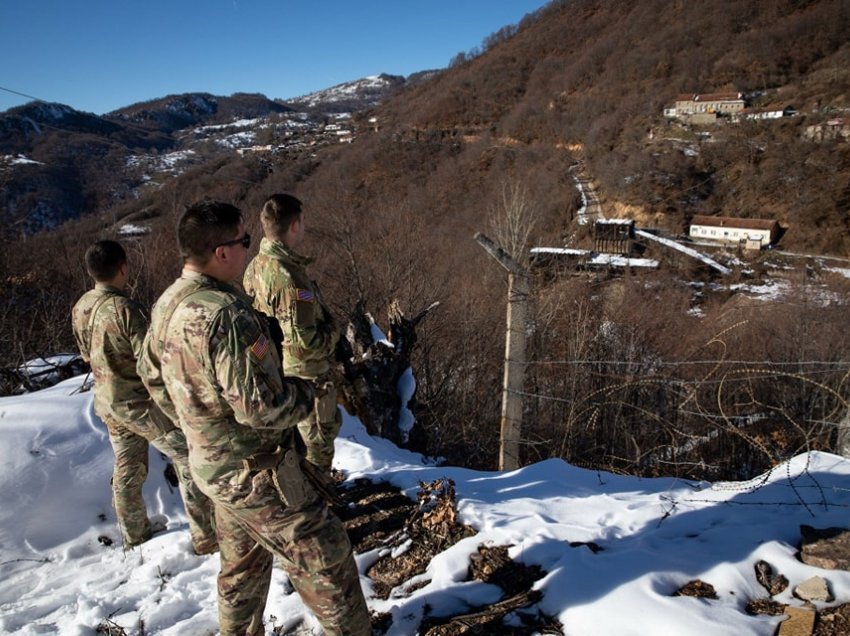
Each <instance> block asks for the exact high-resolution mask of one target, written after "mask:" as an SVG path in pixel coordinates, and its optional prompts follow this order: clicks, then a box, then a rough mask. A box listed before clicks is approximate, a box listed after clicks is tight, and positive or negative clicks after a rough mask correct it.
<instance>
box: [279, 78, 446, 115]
mask: <svg viewBox="0 0 850 636" xmlns="http://www.w3.org/2000/svg"><path fill="white" fill-rule="evenodd" d="M439 72H440V71H420V72H419V73H414V74H412V75H410V76H409V77H407V78H405V77H401V76H399V75H387V74H385V73H382V74H381V75H374V76H371V77H364V78H362V79H359V80H354V81H353V82H344V83H342V84H337V85H336V86H331V87H330V88H326V89H324V90H321V91H316V92H315V93H309V94H307V95H302V96H301V97H295V98H292V99H287V100H284V101H283V103H284V104H286V105H287V106H290V107H291V108H293V109H295V110H301V111H307V112H310V111H315V110H319V111H322V112H326V113H346V112H347V113H352V112H358V111H364V110H368V109H370V108H374V107H375V106H378V105H379V104H381V103H383V102H384V101H386V100H387V98H388V97H390V96H391V95H392V94H394V93H396V92H397V91H398V90H400V89H401V88H404V87H410V86H415V85H417V84H419V83H420V82H422V81H425V80H427V79H430V78H431V77H434V76H435V75H437V74H438V73H439Z"/></svg>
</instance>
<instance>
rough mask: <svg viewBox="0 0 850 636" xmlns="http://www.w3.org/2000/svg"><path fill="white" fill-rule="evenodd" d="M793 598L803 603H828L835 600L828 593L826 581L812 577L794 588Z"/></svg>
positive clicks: (818, 577)
mask: <svg viewBox="0 0 850 636" xmlns="http://www.w3.org/2000/svg"><path fill="white" fill-rule="evenodd" d="M794 596H796V597H797V598H799V599H800V600H803V601H811V602H815V601H823V602H826V603H829V602H830V601H833V600H835V599H834V597H833V596H832V594H831V593H830V591H829V586H828V585H827V583H826V580H825V579H824V578H823V577H821V576H813V577H812V578H810V579H809V580H808V581H803V582H802V583H800V585H798V586H797V587H795V588H794Z"/></svg>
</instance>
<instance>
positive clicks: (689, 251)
mask: <svg viewBox="0 0 850 636" xmlns="http://www.w3.org/2000/svg"><path fill="white" fill-rule="evenodd" d="M635 234H636V235H637V236H641V237H643V238H645V239H649V240H651V241H656V242H658V243H661V244H662V245H666V246H667V247H671V248H673V249H674V250H678V251H680V252H682V253H683V254H687V255H688V256H691V257H693V258H695V259H697V260H700V261H702V262H703V263H705V264H706V265H708V266H709V267H712V268H714V269H716V270H717V271H718V272H720V273H721V274H731V273H732V270H730V269H729V268H728V267H725V266H723V265H721V264H720V263H718V262H717V261H715V260H714V259H713V258H709V257H708V256H706V255H705V254H703V253H702V252H698V251H696V250H695V249H692V248H690V247H687V246H686V245H682V244H681V243H678V242H676V241H673V240H671V239H667V238H664V237H662V236H656V235H655V234H652V233H651V232H646V231H644V230H638V229H635Z"/></svg>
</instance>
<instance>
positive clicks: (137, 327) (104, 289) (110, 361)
mask: <svg viewBox="0 0 850 636" xmlns="http://www.w3.org/2000/svg"><path fill="white" fill-rule="evenodd" d="M71 323H72V327H73V329H74V338H75V339H76V341H77V346H78V347H79V348H80V353H81V354H82V356H83V359H84V360H85V361H86V362H88V363H89V364H90V365H91V370H92V375H93V376H94V409H95V412H96V413H97V414H98V415H99V416H100V417H101V418H103V419H105V420H112V421H114V422H117V423H119V424H125V425H127V426H129V428H130V429H131V430H132V431H133V432H135V433H138V434H139V435H142V436H143V437H145V438H147V439H149V440H150V439H155V438H157V437H159V436H160V435H161V434H162V433H163V432H166V431H165V430H159V429H160V428H161V427H162V426H167V424H166V423H163V422H153V421H150V420H149V418H148V417H147V413H148V410H149V408H150V407H151V401H150V396H149V395H148V392H147V390H145V386H144V384H142V381H141V379H140V378H139V375H138V373H136V359H137V357H138V355H139V353H140V352H141V349H142V340H143V339H144V337H145V332H146V331H147V319H146V318H145V312H144V310H143V309H142V306H141V305H140V304H139V303H138V302H136V301H135V300H132V299H131V298H128V297H127V295H126V294H125V293H124V292H123V291H121V290H120V289H117V288H115V287H110V286H108V285H97V286H96V287H95V288H94V289H92V290H89V291H87V292H86V293H85V294H83V296H82V297H81V298H80V299H79V300H78V301H77V304H75V305H74V308H73V309H72V310H71ZM171 428H173V427H171ZM149 429H151V430H149ZM153 429H157V430H153Z"/></svg>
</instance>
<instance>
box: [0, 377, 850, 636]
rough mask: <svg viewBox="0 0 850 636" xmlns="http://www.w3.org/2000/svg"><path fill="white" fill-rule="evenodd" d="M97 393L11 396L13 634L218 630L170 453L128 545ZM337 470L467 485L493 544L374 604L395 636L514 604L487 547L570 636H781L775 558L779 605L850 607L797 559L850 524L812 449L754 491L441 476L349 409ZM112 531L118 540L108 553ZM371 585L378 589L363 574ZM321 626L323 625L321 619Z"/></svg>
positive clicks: (6, 469) (4, 483) (294, 612)
mask: <svg viewBox="0 0 850 636" xmlns="http://www.w3.org/2000/svg"><path fill="white" fill-rule="evenodd" d="M83 382H84V377H83V376H79V377H76V378H71V379H69V380H66V381H64V382H62V383H60V384H57V385H56V386H54V387H51V388H49V389H44V390H42V391H39V392H37V393H31V394H27V395H21V396H15V397H6V398H2V399H0V492H2V493H3V494H2V497H3V500H2V505H0V633H3V634H20V635H34V634H44V633H52V634H63V635H66V634H67V635H71V636H82V635H83V634H91V633H93V630H94V629H95V628H96V627H97V625H98V624H100V623H102V622H103V621H105V620H106V619H107V618H108V619H109V620H111V621H113V622H114V623H116V624H117V625H120V626H121V627H123V628H124V629H125V630H126V632H127V634H130V635H134V636H135V635H138V634H140V633H142V631H143V632H144V634H147V635H149V636H156V635H162V636H166V635H167V636H177V635H180V636H186V635H188V636H201V635H212V634H215V633H216V631H217V614H216V592H215V579H216V574H217V571H218V567H219V559H218V555H211V556H203V557H198V556H194V555H192V554H191V551H190V541H189V536H188V532H187V527H186V518H185V515H184V513H183V508H182V504H181V502H180V499H179V495H178V493H177V492H176V491H174V490H172V489H171V488H170V487H169V486H168V484H167V482H166V480H165V479H164V477H163V469H164V466H165V464H164V462H163V460H162V458H161V457H160V456H159V454H158V453H156V452H155V451H152V452H151V456H150V461H151V466H150V475H149V477H148V480H147V483H146V484H145V490H144V493H145V499H146V501H147V503H148V507H149V513H150V514H161V515H165V516H166V517H167V518H168V528H167V530H166V531H165V533H163V534H161V535H157V536H155V537H154V538H153V539H151V540H150V541H148V542H147V543H145V544H143V545H142V546H141V547H139V548H137V549H135V550H131V551H126V552H125V551H123V550H122V548H121V546H120V545H119V543H120V541H119V540H118V537H119V534H118V529H117V527H116V524H115V516H114V513H113V511H112V509H111V506H110V488H109V476H110V473H111V464H112V452H111V449H110V446H109V441H108V438H107V435H106V431H105V429H104V426H103V424H102V422H101V421H100V420H99V419H98V418H97V416H96V415H95V414H94V412H93V410H92V394H91V392H81V391H80V389H81V386H82V384H83ZM335 465H336V467H337V468H339V469H341V470H342V471H344V473H345V474H346V476H347V479H348V480H349V481H351V480H353V479H355V478H358V477H365V478H369V479H373V480H383V481H388V482H390V483H392V484H394V485H395V486H397V487H399V488H401V489H402V490H403V491H404V492H405V493H406V494H407V495H408V496H410V497H411V498H415V494H416V492H417V490H418V488H419V482H420V481H425V482H429V481H433V480H436V479H443V478H450V479H453V480H454V482H455V484H456V489H457V494H458V510H459V515H460V518H461V521H462V522H463V523H466V524H469V525H471V526H472V527H474V528H475V529H476V530H477V532H478V534H477V535H475V536H473V537H470V538H467V539H464V540H462V541H460V542H459V543H457V544H455V545H454V546H452V547H451V548H449V549H448V550H446V551H445V552H443V553H441V554H439V555H437V556H436V557H435V558H434V559H433V561H432V562H431V564H430V565H429V567H428V570H427V571H426V572H425V573H424V574H422V575H420V576H419V577H418V579H419V581H420V582H421V583H422V584H423V587H421V588H419V589H415V591H412V592H410V593H409V594H406V595H402V594H398V595H396V596H393V595H390V598H389V599H388V600H379V599H375V598H369V599H368V602H369V606H370V609H372V610H374V611H377V612H389V613H390V614H391V616H392V626H391V627H390V630H389V634H393V635H409V634H413V633H415V631H416V629H417V626H418V624H419V621H420V620H421V618H422V616H423V615H424V613H425V612H426V608H427V609H428V611H430V612H431V613H432V614H434V615H446V614H448V613H452V612H455V611H469V610H470V606H477V605H481V604H489V603H494V602H496V601H497V600H499V597H500V591H499V590H498V589H497V588H496V587H495V586H493V585H488V584H485V583H477V582H469V581H466V580H465V579H466V572H467V566H468V559H469V556H470V554H472V553H473V552H475V551H476V550H477V547H478V545H480V544H482V543H484V544H488V545H509V546H511V547H510V555H511V557H512V558H513V559H515V560H517V561H521V562H523V563H525V564H528V565H531V564H537V565H539V566H540V567H542V568H543V569H544V570H546V571H547V572H548V574H546V575H545V576H544V578H542V579H540V580H539V581H538V582H537V583H536V585H535V587H536V589H538V590H540V592H541V593H542V594H543V597H542V600H541V602H540V608H541V609H542V610H543V611H545V612H548V613H551V614H553V615H556V616H557V617H558V619H559V620H560V621H561V623H562V624H563V626H564V632H565V633H567V634H581V635H582V636H595V635H599V636H610V635H611V634H617V635H618V636H620V635H623V636H628V635H632V634H634V635H638V634H676V635H677V636H712V635H717V636H720V635H723V636H728V634H736V635H742V636H747V635H752V636H757V635H758V636H768V635H772V634H774V633H775V631H776V628H777V625H778V624H779V622H780V621H781V620H782V617H769V616H749V615H747V614H746V612H745V611H744V606H745V605H746V603H747V602H748V601H749V600H751V599H754V598H763V597H766V596H767V593H766V592H765V590H763V589H762V588H761V587H760V586H759V585H758V583H757V582H756V580H755V574H754V569H753V568H754V564H755V563H756V562H757V561H758V560H761V559H763V560H766V561H768V562H769V563H770V564H771V565H772V566H773V568H774V570H775V571H778V572H780V573H782V574H783V575H785V576H786V577H787V578H788V579H789V581H790V585H789V588H788V590H786V591H785V592H783V593H782V594H780V595H778V596H777V597H776V600H778V601H780V602H782V603H788V604H790V605H794V606H802V604H803V603H802V601H799V600H797V599H795V598H793V597H792V589H793V588H794V586H796V585H799V584H800V583H802V582H803V581H805V580H807V579H808V578H810V577H812V576H816V575H819V576H823V577H824V578H825V579H826V580H827V581H828V583H829V587H830V589H831V591H832V593H833V594H834V595H835V597H836V599H837V600H836V601H835V603H834V604H838V603H840V602H845V601H847V600H850V572H843V571H829V570H822V569H819V568H815V567H812V566H808V565H805V564H803V563H801V562H799V561H798V560H797V559H796V558H795V547H794V546H795V545H796V543H797V542H798V540H799V526H800V524H808V525H812V526H815V527H830V526H844V525H846V522H847V506H848V505H850V492H848V489H847V486H846V484H847V483H848V477H850V461H848V460H845V459H843V458H841V457H838V456H835V455H831V454H827V453H819V452H812V453H808V454H802V455H799V456H797V457H795V458H793V459H791V460H790V461H788V462H786V463H784V464H780V465H778V466H776V467H775V468H774V469H773V470H772V471H770V472H769V473H767V474H765V475H762V476H760V477H758V478H757V479H754V480H751V481H749V482H742V483H730V482H727V483H718V484H714V485H712V484H709V483H705V482H701V483H696V482H689V481H684V480H677V479H672V478H659V479H638V478H634V477H627V476H620V475H613V474H609V473H604V472H597V471H592V470H585V469H581V468H577V467H574V466H571V465H569V464H567V463H565V462H563V461H560V460H556V459H550V460H547V461H542V462H538V463H536V464H532V465H529V466H526V467H524V468H522V469H519V470H515V471H510V472H496V471H494V472H481V471H474V470H469V469H465V468H461V467H449V466H438V465H435V464H434V463H429V462H428V461H427V460H425V459H424V458H423V457H422V456H420V455H418V454H415V453H412V452H409V451H406V450H403V449H400V448H398V447H396V446H394V445H393V444H391V443H390V442H389V441H387V440H385V439H380V438H374V437H371V436H370V435H368V434H367V432H366V430H365V429H364V427H363V426H362V425H361V424H360V422H359V420H357V419H355V418H351V417H349V416H348V415H347V414H346V415H345V417H344V423H343V428H342V430H341V432H340V435H339V437H338V438H337V443H336V458H335ZM99 536H108V537H111V538H112V539H114V540H115V543H113V544H112V545H110V546H106V545H101V543H99V542H98V537H99ZM576 542H584V543H588V542H593V543H595V544H597V545H598V546H599V547H600V548H601V551H599V552H597V553H594V552H593V551H591V550H590V549H589V548H588V546H587V545H579V544H577V543H576ZM571 543H572V544H573V547H571V545H570V544H571ZM377 558H378V555H377V554H376V553H375V552H374V551H373V552H371V553H369V554H362V555H358V557H357V561H358V567H359V568H360V571H361V573H365V571H366V570H367V568H368V567H369V566H370V565H371V564H372V563H373V562H374V561H375V560H376V559H377ZM284 579H285V577H284V575H283V574H282V573H281V571H280V570H277V569H276V570H275V572H274V580H273V583H272V591H271V593H270V595H269V599H268V604H267V606H266V612H265V619H266V633H267V634H271V633H272V629H274V628H275V627H276V626H277V627H280V626H284V628H291V627H293V626H295V625H297V624H298V623H299V622H300V621H301V620H302V619H305V609H304V607H303V605H302V604H301V602H300V600H299V599H298V596H297V595H296V594H290V595H285V594H284V592H283V589H284V585H285V581H284ZM694 579H701V580H703V581H705V582H707V583H710V584H711V585H713V586H714V588H715V589H716V590H717V593H718V596H719V598H718V599H717V600H708V599H695V598H689V597H679V596H673V594H674V592H675V591H676V590H677V589H678V588H679V587H681V586H682V585H684V584H686V583H688V582H689V581H691V580H694ZM361 581H362V582H363V584H364V589H365V590H366V591H367V594H368V591H369V590H370V589H371V588H370V585H369V580H368V579H367V578H366V577H365V574H364V576H363V578H362V579H361ZM411 588H412V586H411ZM816 605H817V606H818V607H824V606H825V605H827V604H824V603H817V604H816ZM272 616H274V617H275V618H274V619H272V618H271V617H272ZM305 621H306V622H305V624H306V625H307V626H310V627H314V628H315V627H316V623H315V620H314V619H313V618H312V617H306V619H305ZM281 631H283V630H281ZM278 633H280V632H278Z"/></svg>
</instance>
